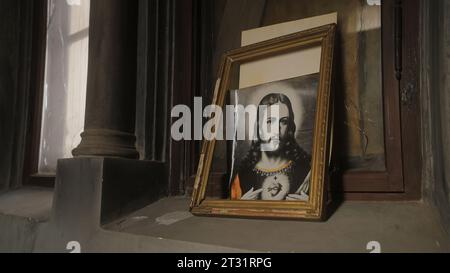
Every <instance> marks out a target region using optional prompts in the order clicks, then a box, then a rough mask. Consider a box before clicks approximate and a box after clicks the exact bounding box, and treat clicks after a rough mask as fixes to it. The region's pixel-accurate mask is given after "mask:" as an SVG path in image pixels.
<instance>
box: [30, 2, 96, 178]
mask: <svg viewBox="0 0 450 273" xmlns="http://www.w3.org/2000/svg"><path fill="white" fill-rule="evenodd" d="M89 4H90V0H66V1H61V0H49V1H48V13H47V14H48V16H47V49H46V61H45V76H44V77H45V78H44V92H43V103H42V104H43V105H42V122H41V135H40V148H39V165H38V173H39V174H54V173H55V171H56V163H57V160H58V159H59V158H68V157H71V156H72V154H71V151H72V150H73V149H74V148H75V147H76V146H77V145H78V144H79V143H80V141H81V137H80V133H81V132H82V130H83V126H84V110H85V102H86V83H87V66H88V44H89V6H90V5H89Z"/></svg>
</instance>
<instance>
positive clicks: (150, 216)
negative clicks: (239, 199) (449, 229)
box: [0, 189, 450, 252]
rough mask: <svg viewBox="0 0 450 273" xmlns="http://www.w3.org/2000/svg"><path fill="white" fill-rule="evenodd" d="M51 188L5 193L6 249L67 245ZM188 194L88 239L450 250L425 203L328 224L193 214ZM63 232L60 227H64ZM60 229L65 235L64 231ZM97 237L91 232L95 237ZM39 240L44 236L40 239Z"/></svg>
mask: <svg viewBox="0 0 450 273" xmlns="http://www.w3.org/2000/svg"><path fill="white" fill-rule="evenodd" d="M52 196H53V195H52V191H51V190H45V189H22V190H19V191H15V192H10V193H7V194H3V195H0V230H2V232H0V250H2V251H8V250H12V251H37V252H40V251H59V250H60V249H61V250H62V251H64V250H65V249H64V246H63V245H61V246H60V244H61V242H55V243H54V245H47V244H48V243H47V240H48V238H51V237H55V231H54V230H52V229H51V228H50V226H51V224H50V223H49V221H50V215H51V207H52ZM188 202H189V199H188V198H184V197H172V198H166V199H163V200H160V201H158V202H156V203H154V204H152V205H150V206H147V207H146V208H144V209H141V210H139V211H137V212H135V213H133V214H132V215H130V216H128V217H126V218H124V219H120V220H117V221H115V222H113V223H111V224H108V225H107V226H103V227H102V229H99V231H96V232H95V233H93V234H95V235H94V236H93V237H89V238H90V239H89V240H90V241H91V243H90V245H89V246H88V247H86V248H85V249H86V250H87V251H112V252H116V251H125V252H139V251H144V252H173V251H175V252H186V251H192V252H197V251H198V252H210V251H213V252H224V251H225V252H234V251H239V250H251V251H263V252H267V251H270V252H369V251H368V250H367V249H366V246H367V243H368V242H369V241H378V242H379V243H380V244H381V251H382V252H450V235H448V234H446V233H445V232H444V231H443V229H442V228H441V225H440V223H439V219H438V217H437V215H436V214H435V213H434V211H433V210H432V209H431V208H430V207H429V206H428V205H426V204H423V203H418V202H414V203H405V202H401V203H395V202H382V203H366V202H347V203H344V204H343V205H342V206H341V207H340V208H339V209H338V210H337V211H336V212H335V213H334V214H333V216H332V217H331V218H330V219H329V220H328V221H327V222H324V223H313V222H298V221H273V220H272V221H269V220H246V219H231V218H205V217H195V216H192V215H191V214H190V213H189V212H188V211H187V208H188ZM57 232H59V231H57ZM61 234H64V232H62V233H61ZM90 236H91V235H90ZM36 238H37V239H36Z"/></svg>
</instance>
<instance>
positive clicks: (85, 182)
mask: <svg viewBox="0 0 450 273" xmlns="http://www.w3.org/2000/svg"><path fill="white" fill-rule="evenodd" d="M166 187H167V186H166V184H165V170H164V164H163V163H159V162H152V161H143V160H129V159H120V158H102V157H82V158H70V159H60V160H58V168H57V174H56V185H55V196H54V200H53V215H52V219H53V220H54V221H56V222H58V223H59V224H60V225H63V226H68V227H69V228H77V229H80V230H86V231H87V230H92V229H93V228H95V227H97V226H98V224H100V223H102V224H105V223H108V222H110V221H113V220H115V219H118V218H120V217H122V216H124V215H127V214H129V213H131V212H133V211H136V210H138V209H140V208H143V207H145V206H147V205H149V204H151V203H153V202H155V201H157V200H159V199H160V198H162V197H163V196H165V195H166Z"/></svg>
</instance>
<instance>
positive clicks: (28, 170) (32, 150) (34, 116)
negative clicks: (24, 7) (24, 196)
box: [23, 0, 55, 187]
mask: <svg viewBox="0 0 450 273" xmlns="http://www.w3.org/2000/svg"><path fill="white" fill-rule="evenodd" d="M33 2H34V5H33V37H32V60H31V77H30V83H31V84H30V89H31V90H30V106H29V110H28V121H29V122H28V124H29V127H28V130H27V138H26V147H25V162H24V168H23V185H25V186H42V187H53V185H54V183H55V176H54V175H42V174H39V152H40V151H39V149H40V142H41V124H42V106H43V97H44V82H45V58H46V56H45V55H46V46H47V9H48V1H47V0H35V1H33Z"/></svg>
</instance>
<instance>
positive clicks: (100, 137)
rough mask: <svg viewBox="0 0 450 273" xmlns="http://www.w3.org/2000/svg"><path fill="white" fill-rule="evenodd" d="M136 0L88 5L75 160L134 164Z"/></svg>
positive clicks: (105, 0) (102, 0) (100, 0)
mask: <svg viewBox="0 0 450 273" xmlns="http://www.w3.org/2000/svg"><path fill="white" fill-rule="evenodd" d="M137 22H138V1H137V0H94V1H91V8H90V27H89V62H88V79H87V96H86V101H87V103H86V117H85V127H84V132H83V133H82V134H81V137H82V140H81V143H80V145H79V146H78V147H77V148H75V149H74V150H73V151H72V154H73V155H74V156H76V157H79V156H104V157H121V158H138V157H139V153H138V152H137V150H136V146H135V142H136V137H135V134H134V130H135V112H136V110H135V106H136V63H137V60H136V58H137Z"/></svg>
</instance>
